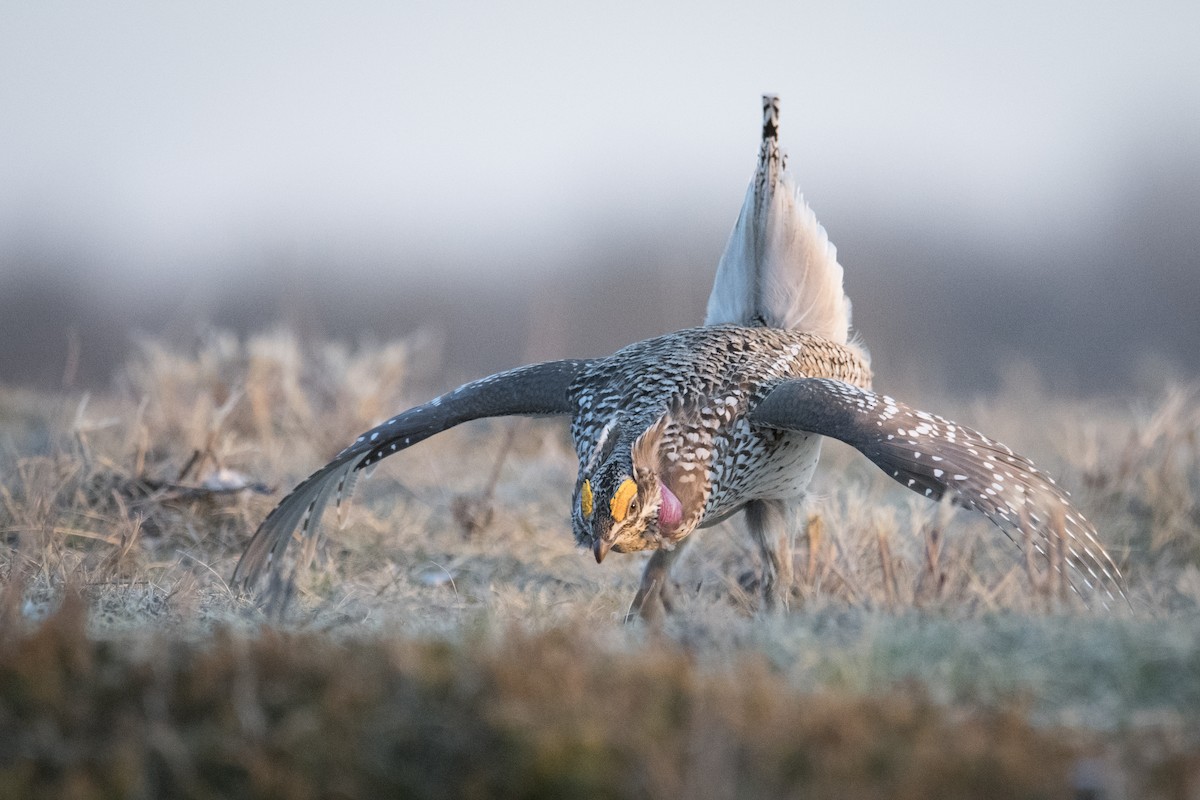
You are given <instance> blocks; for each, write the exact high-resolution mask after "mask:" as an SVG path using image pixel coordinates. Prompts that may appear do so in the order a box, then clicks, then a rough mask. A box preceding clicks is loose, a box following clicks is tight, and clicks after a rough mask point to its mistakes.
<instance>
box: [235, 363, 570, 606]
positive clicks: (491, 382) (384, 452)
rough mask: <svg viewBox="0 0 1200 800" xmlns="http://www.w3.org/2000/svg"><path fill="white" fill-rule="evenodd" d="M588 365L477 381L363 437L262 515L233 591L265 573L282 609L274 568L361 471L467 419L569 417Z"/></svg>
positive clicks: (287, 585) (341, 502)
mask: <svg viewBox="0 0 1200 800" xmlns="http://www.w3.org/2000/svg"><path fill="white" fill-rule="evenodd" d="M588 363H589V362H587V361H578V360H571V361H550V362H546V363H544V364H534V365H531V366H527V367H520V368H518V369H514V370H510V371H508V372H502V373H499V374H497V375H492V376H490V377H487V378H482V379H480V380H478V381H474V382H472V383H468V384H465V385H463V386H460V387H459V388H457V389H455V390H454V391H452V392H449V393H447V394H444V395H441V396H440V397H437V398H434V399H433V400H431V401H429V402H428V403H426V404H424V405H421V406H417V407H415V408H411V409H409V410H408V411H405V412H403V413H402V414H399V415H397V416H395V417H392V418H391V419H389V420H388V421H386V422H384V423H383V424H382V425H379V426H377V427H375V428H372V429H371V430H369V431H367V432H366V433H364V434H363V435H362V436H359V437H358V439H357V440H356V441H355V442H354V443H353V444H351V445H350V446H349V447H347V448H345V449H344V450H342V452H340V453H338V454H337V455H336V456H335V457H334V458H333V460H332V461H330V462H329V463H328V464H326V465H325V466H323V467H321V468H320V469H319V470H317V471H316V472H314V473H313V474H312V475H310V476H308V477H307V478H306V479H305V480H303V481H302V482H301V483H300V484H299V485H298V486H296V488H295V489H293V490H292V491H291V492H290V493H289V494H288V495H287V496H286V497H285V498H283V500H282V501H281V502H280V503H279V505H278V506H276V507H275V509H274V510H273V511H271V513H270V514H268V515H267V518H266V519H264V520H263V522H262V524H261V525H259V527H258V530H257V531H256V532H255V534H254V537H253V538H252V539H251V540H250V543H249V544H248V545H247V546H246V551H245V552H244V553H243V554H242V558H241V560H240V561H239V562H238V565H237V567H236V568H235V569H234V572H233V584H234V585H235V586H239V587H246V588H253V587H254V586H255V585H256V584H257V583H258V582H259V580H260V579H261V578H262V577H263V576H264V574H269V576H270V583H269V585H268V587H267V592H266V594H267V595H268V597H269V598H272V599H273V600H280V599H282V600H283V601H284V602H286V595H287V594H288V593H290V591H291V584H292V578H293V577H294V574H289V575H288V576H286V577H285V576H284V575H282V572H281V566H280V565H281V562H282V555H283V552H284V550H285V549H286V548H287V546H288V543H289V542H290V541H291V540H292V539H293V538H295V537H294V534H296V533H297V531H298V533H299V538H300V539H302V540H304V541H306V542H311V541H313V539H314V537H315V536H316V535H317V533H318V528H319V525H320V522H321V517H322V515H323V513H324V511H325V509H326V507H327V506H328V503H329V501H330V499H331V498H335V505H336V507H337V509H338V512H339V515H340V513H341V512H342V510H343V507H344V506H345V504H346V502H347V501H348V500H349V498H350V494H351V492H352V491H353V489H354V484H355V481H356V480H357V479H358V476H359V474H360V472H361V471H362V470H364V469H368V468H370V467H372V466H373V465H375V464H377V463H378V462H379V461H381V460H382V459H384V458H387V457H388V456H390V455H392V454H393V453H398V452H400V451H401V450H404V449H406V448H408V447H411V446H412V445H414V444H417V443H418V442H421V441H424V440H425V439H427V438H429V437H430V436H433V435H434V434H436V433H440V432H441V431H444V430H447V429H448V428H452V427H454V426H455V425H458V424H460V423H463V422H467V421H468V420H473V419H480V418H483V417H498V416H509V415H523V416H539V415H550V414H570V413H572V412H573V411H574V409H575V402H574V399H573V398H572V397H571V393H570V391H569V387H570V385H571V383H572V382H573V381H574V380H575V378H576V376H578V374H579V372H580V371H581V370H582V369H583V368H584V367H585V366H586V365H587V364H588ZM293 573H294V570H293Z"/></svg>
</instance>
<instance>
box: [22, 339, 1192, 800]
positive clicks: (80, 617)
mask: <svg viewBox="0 0 1200 800" xmlns="http://www.w3.org/2000/svg"><path fill="white" fill-rule="evenodd" d="M429 363H430V359H429V357H428V352H427V349H426V348H425V346H423V345H422V344H421V343H420V342H402V343H397V344H392V345H387V346H375V347H363V348H359V349H356V350H352V349H349V348H346V347H342V346H336V345H327V346H323V347H318V348H315V349H312V350H306V349H303V348H301V346H300V345H299V344H298V343H297V341H296V340H295V338H294V337H292V336H290V335H288V334H287V333H282V332H276V333H269V334H263V335H260V336H257V337H253V338H251V339H249V340H247V341H244V342H243V341H239V340H237V339H235V338H233V337H231V336H228V335H223V334H212V335H210V336H208V337H206V338H205V339H204V340H203V341H200V342H198V343H197V345H196V346H195V347H194V348H191V349H189V350H187V351H186V352H180V351H177V350H173V349H170V348H166V347H164V346H163V345H162V344H161V343H158V342H155V341H144V342H142V343H141V345H140V348H139V351H138V355H137V356H136V357H135V358H134V359H132V360H131V362H130V363H129V364H128V365H127V366H126V368H125V369H124V370H123V371H122V373H121V374H120V376H119V377H118V379H117V381H116V382H115V384H114V387H113V388H112V390H111V391H109V392H107V393H105V394H104V395H103V396H93V397H87V396H54V397H50V396H44V395H34V394H29V393H21V392H17V391H3V390H0V474H2V475H3V480H2V483H0V532H2V533H3V535H4V537H5V542H6V545H5V547H4V548H3V549H2V550H0V577H2V578H3V581H4V586H5V602H4V603H3V613H4V615H5V624H4V627H3V642H2V643H0V731H3V736H0V797H2V796H34V795H37V794H39V793H40V794H41V795H42V796H64V797H66V796H77V797H94V796H112V795H118V796H119V795H127V796H160V795H166V794H174V795H178V796H230V795H251V794H256V795H263V794H267V795H274V796H285V797H305V796H374V795H380V794H383V793H391V794H396V793H409V794H412V795H418V796H471V795H475V796H493V795H496V794H503V793H506V792H507V793H508V794H510V795H513V796H529V797H533V796H557V795H561V794H563V793H567V792H572V793H587V794H601V795H606V794H607V795H611V796H645V795H647V794H651V795H670V796H683V795H687V794H693V793H694V792H695V791H696V790H697V789H698V788H700V789H706V790H708V792H707V793H708V794H709V795H711V796H734V795H736V796H763V797H766V796H780V795H786V794H804V795H806V796H812V795H813V794H815V795H816V796H822V795H826V796H839V797H905V796H911V797H926V796H964V797H965V796H971V797H980V796H997V797H999V796H1004V797H1023V796H1027V797H1053V796H1064V793H1066V792H1068V787H1070V786H1071V784H1072V782H1075V783H1076V784H1079V785H1082V784H1084V783H1087V781H1088V780H1091V779H1092V778H1091V777H1088V776H1089V775H1091V772H1089V770H1091V771H1092V772H1095V771H1096V770H1099V772H1100V774H1101V775H1102V777H1101V778H1098V779H1097V780H1100V781H1101V782H1102V784H1103V785H1104V787H1106V788H1107V789H1108V790H1109V792H1110V796H1163V797H1170V796H1188V795H1186V792H1187V791H1192V792H1195V791H1197V786H1200V784H1198V783H1197V782H1196V781H1197V780H1200V778H1198V777H1197V773H1198V771H1200V755H1198V754H1200V749H1197V747H1198V746H1197V742H1198V741H1200V725H1198V724H1197V722H1196V720H1198V719H1200V630H1197V626H1196V625H1195V620H1196V615H1197V611H1198V609H1200V408H1198V406H1197V402H1196V400H1197V390H1196V388H1195V387H1187V386H1167V387H1163V388H1157V389H1154V390H1153V391H1152V392H1150V393H1148V394H1147V395H1146V396H1141V397H1137V398H1129V399H1124V400H1111V401H1108V402H1106V403H1104V404H1101V403H1090V404H1085V403H1081V402H1078V401H1070V400H1067V399H1064V398H1060V397H1056V396H1054V395H1053V394H1051V393H1048V392H1046V391H1045V390H1044V389H1042V388H1040V387H1039V385H1038V384H1037V382H1036V381H1035V380H1031V379H1028V378H1025V379H1022V380H1020V381H1017V382H1014V384H1013V385H1012V386H1011V387H1010V388H1008V389H1006V390H1005V391H1004V392H1003V393H1002V394H1001V395H1000V396H999V397H996V398H992V399H990V400H988V401H987V402H976V403H971V404H964V403H963V402H961V401H954V400H948V401H944V402H942V403H938V402H936V399H935V400H931V401H927V400H928V399H922V403H923V404H924V405H926V406H928V407H929V408H931V410H936V411H939V412H944V413H947V415H948V416H951V417H955V418H958V419H960V420H962V421H964V422H968V423H970V424H972V425H975V426H976V427H979V428H980V429H982V430H985V431H987V432H988V433H990V434H994V435H995V436H997V437H999V438H1000V439H1002V440H1004V441H1006V442H1008V443H1009V444H1011V445H1013V446H1014V447H1015V448H1016V449H1018V450H1020V451H1023V452H1026V453H1027V454H1028V455H1030V456H1032V457H1033V458H1034V459H1035V460H1036V461H1038V462H1039V464H1040V465H1041V466H1043V467H1045V468H1046V469H1048V470H1049V471H1050V472H1052V473H1053V474H1055V475H1056V476H1059V477H1060V478H1061V479H1062V482H1063V483H1064V484H1065V485H1068V486H1070V487H1072V488H1074V489H1076V500H1077V502H1078V504H1079V506H1080V507H1081V508H1082V509H1083V510H1084V511H1085V513H1087V514H1088V516H1089V517H1090V518H1092V519H1093V521H1094V522H1095V523H1096V525H1097V528H1098V529H1099V530H1100V532H1101V535H1102V536H1103V537H1105V543H1106V545H1107V546H1109V547H1110V548H1111V550H1112V551H1113V553H1114V555H1116V556H1117V559H1118V562H1119V563H1120V565H1121V567H1122V569H1123V571H1124V572H1125V574H1126V578H1127V581H1128V589H1129V593H1130V596H1131V598H1132V603H1133V608H1132V609H1124V610H1115V611H1111V612H1110V611H1105V610H1103V609H1086V608H1082V607H1080V606H1079V605H1078V604H1077V603H1075V602H1073V601H1072V600H1071V599H1070V598H1066V599H1064V598H1062V597H1061V596H1060V595H1059V594H1058V593H1056V592H1055V591H1054V589H1053V587H1052V586H1051V585H1050V583H1049V582H1047V581H1046V580H1045V579H1044V577H1043V575H1042V571H1043V570H1044V566H1043V565H1040V564H1038V563H1037V562H1036V561H1035V560H1033V561H1031V560H1027V559H1024V558H1023V557H1022V556H1021V553H1020V549H1019V547H1018V546H1017V544H1014V543H1013V542H1010V541H1008V540H1007V539H1005V538H1004V537H1003V536H1002V535H1001V534H1000V533H999V532H998V531H997V530H996V529H994V528H992V527H990V526H989V525H988V524H987V523H986V522H982V521H977V520H974V519H972V518H971V517H970V516H969V515H967V514H964V513H960V512H954V511H952V510H951V509H949V508H946V507H941V506H937V505H933V504H929V503H927V502H925V501H924V500H923V499H922V498H919V497H915V496H909V495H907V494H905V493H904V492H903V491H902V490H899V489H897V488H894V487H893V486H892V485H891V484H890V483H889V482H888V481H887V480H886V478H883V477H882V476H877V475H876V474H875V470H874V468H873V467H871V465H870V464H868V463H867V462H866V461H865V460H863V459H861V458H860V457H858V456H857V455H855V454H854V453H853V452H852V451H849V450H848V449H847V448H842V447H838V446H830V447H829V448H828V449H827V452H826V455H825V458H824V459H823V460H824V465H823V470H822V473H821V477H820V478H819V480H818V483H817V485H816V487H815V489H816V491H815V493H814V499H813V502H812V504H811V512H810V513H811V516H810V520H809V524H808V526H807V529H806V531H804V532H802V533H800V534H799V536H798V540H797V542H796V547H795V562H794V569H793V575H794V584H793V587H792V592H793V597H794V599H793V602H792V608H791V612H790V613H788V614H785V615H767V614H764V613H762V612H761V611H760V610H759V608H758V601H757V593H756V591H755V586H754V575H755V565H754V563H753V558H754V556H753V555H752V549H751V548H750V547H749V545H748V542H747V541H746V540H745V539H744V537H743V536H742V535H741V534H740V532H739V531H737V530H736V527H735V526H729V525H726V526H722V527H721V528H718V529H714V530H711V531H707V532H705V533H704V540H703V541H702V542H701V543H700V544H698V545H696V546H693V548H691V550H690V551H689V553H688V555H687V556H685V558H684V559H683V561H682V562H681V564H680V568H679V569H678V570H677V577H678V582H679V585H678V589H677V592H676V595H677V602H676V606H677V611H676V613H675V614H674V615H673V616H672V617H671V618H669V619H668V620H667V622H666V623H665V626H664V627H663V629H662V630H659V631H648V630H646V629H644V628H642V627H641V626H633V627H629V628H623V627H622V626H620V625H619V624H618V622H617V621H618V620H619V619H621V618H622V617H623V615H624V612H625V604H626V603H628V601H629V598H630V597H631V596H632V590H633V588H634V587H635V586H636V581H637V574H638V571H639V568H640V561H639V560H638V559H637V558H635V557H626V558H623V559H610V560H609V561H607V562H606V563H605V564H604V565H603V566H602V567H598V566H597V565H595V564H594V563H593V562H592V561H591V559H589V558H587V557H585V556H586V554H584V553H580V552H578V551H576V550H575V548H574V546H573V544H572V543H571V537H570V536H569V533H568V523H567V521H566V515H567V497H568V495H569V487H570V485H571V481H572V479H573V476H574V471H575V464H574V457H573V453H572V451H571V448H570V445H569V442H568V440H567V437H566V435H565V430H564V427H563V426H562V424H561V423H558V422H554V421H532V422H531V421H520V422H509V421H495V422H483V423H475V424H473V425H471V426H464V428H462V429H458V430H454V431H450V432H448V433H446V434H444V435H442V436H439V437H436V438H435V439H434V440H432V441H430V442H428V443H426V444H423V445H421V446H420V447H417V448H414V449H413V450H412V451H410V452H408V453H405V454H403V455H401V456H399V457H397V458H395V459H392V460H391V461H389V462H388V463H386V464H385V465H384V466H383V467H382V468H381V469H380V471H379V473H378V474H377V475H376V476H375V477H374V478H372V479H371V480H369V481H365V482H363V483H361V484H360V488H359V497H358V498H357V499H356V502H355V503H354V505H353V506H352V508H351V510H350V512H349V514H348V515H346V516H347V519H346V524H345V526H344V527H343V528H342V529H340V530H339V529H338V526H337V525H336V524H335V523H333V522H332V520H331V522H330V524H329V526H328V527H329V529H330V530H329V538H328V539H327V541H326V543H325V544H324V545H323V546H322V547H321V548H319V549H318V550H317V552H316V553H314V554H313V555H314V563H313V564H312V566H311V567H310V568H309V569H306V570H303V571H302V572H301V586H300V590H301V593H300V597H299V598H298V600H299V602H298V603H297V604H296V608H295V609H294V611H293V615H292V617H290V618H289V620H288V621H287V622H286V623H284V624H282V625H278V626H276V627H265V628H263V627H260V626H261V625H262V624H263V623H264V622H265V620H264V618H263V617H262V615H261V613H260V612H259V611H258V610H257V609H256V608H255V607H254V605H253V603H252V602H251V601H250V599H248V598H242V597H237V596H234V595H233V594H232V593H231V592H230V591H229V589H228V587H227V585H226V583H225V580H226V579H227V578H228V576H229V574H230V573H231V571H232V566H233V563H234V561H235V560H236V558H237V556H238V554H239V553H240V550H241V548H242V547H243V546H244V544H245V542H246V540H247V537H248V536H249V534H250V533H251V532H252V531H253V529H254V526H255V525H256V523H257V522H258V521H259V520H261V518H262V517H263V516H264V515H265V513H266V512H267V511H268V510H269V508H270V507H271V505H272V504H273V503H274V502H275V501H276V500H277V499H278V497H279V491H278V490H282V489H286V488H288V487H290V486H291V485H292V484H293V483H295V482H296V481H297V480H298V479H300V478H302V477H303V476H304V475H305V474H306V473H307V471H308V470H310V469H312V468H315V467H316V466H318V465H319V464H320V463H323V462H324V460H325V459H326V458H328V457H329V456H330V455H332V454H333V453H334V452H336V451H337V450H339V449H340V448H341V447H342V446H343V445H344V444H345V443H346V442H348V441H350V440H352V439H353V437H354V436H355V435H357V433H358V432H360V431H361V430H364V429H366V428H367V427H369V426H370V425H372V424H373V423H375V422H377V421H379V420H380V419H382V418H385V417H386V416H388V415H389V414H391V413H394V412H395V411H396V410H398V409H401V408H403V407H406V406H407V405H411V404H413V403H415V402H419V401H421V400H423V399H425V398H426V397H427V396H429V395H430V394H432V393H433V392H434V391H436V390H439V389H442V388H445V387H446V382H445V381H443V380H438V381H437V382H436V385H431V384H432V383H434V382H433V381H431V380H430V377H429V375H428V374H424V375H422V374H420V373H419V371H418V370H420V369H421V368H422V367H423V365H427V364H429ZM514 425H516V426H519V430H518V432H517V435H516V436H515V437H511V431H512V426H514ZM510 439H511V447H510V446H509V444H508V443H509V441H510ZM504 450H507V451H508V452H507V458H506V460H505V461H504V463H503V466H502V467H500V468H499V472H498V473H497V472H495V469H496V464H497V458H498V456H499V454H500V453H501V452H502V451H504ZM494 474H496V475H498V476H499V477H498V480H495V481H493V475H494ZM272 490H274V491H272ZM464 510H470V512H471V513H470V514H469V515H468V514H466V513H465V511H464ZM331 516H332V513H331ZM484 520H490V521H487V522H482V521H484ZM72 591H74V592H78V593H79V595H80V598H81V599H80V600H79V601H78V602H75V601H72V602H68V603H67V604H66V606H65V607H64V608H63V609H62V610H56V609H58V608H59V606H60V605H62V603H63V598H64V597H67V596H70V595H71V592H72ZM46 620H48V621H46ZM1093 756H1094V757H1095V759H1094V760H1092V761H1089V760H1088V759H1090V758H1092V757H1093ZM1081 770H1082V772H1081ZM1081 776H1082V777H1081ZM1188 781H1192V783H1190V784H1189V783H1188ZM1189 787H1190V788H1189ZM1121 792H1124V795H1122V794H1121ZM1180 792H1182V793H1184V794H1179V793H1180ZM989 793H990V795H989Z"/></svg>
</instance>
